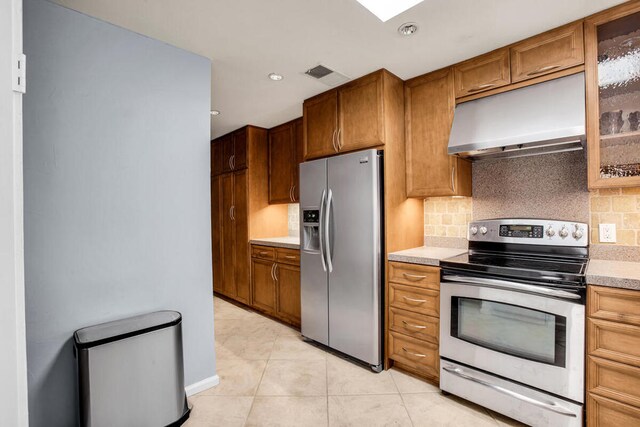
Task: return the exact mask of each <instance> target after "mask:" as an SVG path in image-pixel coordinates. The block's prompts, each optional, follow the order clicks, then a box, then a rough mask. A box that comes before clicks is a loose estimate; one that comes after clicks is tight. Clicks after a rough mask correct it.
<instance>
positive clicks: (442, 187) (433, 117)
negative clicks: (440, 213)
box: [404, 68, 471, 197]
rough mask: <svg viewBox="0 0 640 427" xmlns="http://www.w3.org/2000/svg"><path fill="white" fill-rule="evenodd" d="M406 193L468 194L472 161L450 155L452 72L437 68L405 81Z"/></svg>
mask: <svg viewBox="0 0 640 427" xmlns="http://www.w3.org/2000/svg"><path fill="white" fill-rule="evenodd" d="M404 94H405V132H406V149H407V153H406V156H407V157H406V162H407V195H408V196H409V197H434V196H456V195H457V196H470V195H471V165H470V163H469V162H468V161H466V160H462V159H459V158H457V157H454V156H449V155H448V153H447V146H448V144H449V134H450V132H451V124H452V123H453V109H454V106H455V100H454V94H453V72H452V71H451V69H449V68H448V69H445V70H440V71H436V72H433V73H430V74H426V75H424V76H421V77H417V78H415V79H412V80H409V81H408V82H406V83H405V89H404Z"/></svg>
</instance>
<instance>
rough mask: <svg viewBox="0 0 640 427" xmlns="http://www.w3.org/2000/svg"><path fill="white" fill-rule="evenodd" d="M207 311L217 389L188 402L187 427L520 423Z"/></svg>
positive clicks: (223, 310)
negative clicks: (211, 321)
mask: <svg viewBox="0 0 640 427" xmlns="http://www.w3.org/2000/svg"><path fill="white" fill-rule="evenodd" d="M214 310H215V315H214V317H215V341H216V343H215V345H216V357H217V368H218V375H219V376H220V385H218V386H217V387H215V388H212V389H209V390H206V391H204V392H202V393H200V394H197V395H195V396H192V397H191V398H190V399H189V402H190V403H191V405H193V409H192V412H191V417H190V419H189V421H188V422H187V423H186V424H185V426H187V427H205V426H207V427H208V426H219V427H227V426H229V427H233V426H281V427H285V426H296V427H298V426H302V427H314V426H331V427H333V426H366V427H370V426H371V427H373V426H416V427H418V426H419V427H422V426H429V427H431V426H433V427H437V426H451V427H465V426H470V427H485V426H491V427H496V426H516V425H520V424H518V423H516V422H514V421H512V420H509V419H507V418H504V417H502V416H499V415H497V414H494V413H492V412H490V411H488V410H486V409H484V408H482V407H479V406H477V405H474V404H471V403H469V402H466V401H464V400H462V399H458V398H456V397H453V396H444V395H443V394H442V393H440V391H439V389H438V388H437V387H434V386H432V385H430V384H428V383H426V382H424V381H421V380H419V379H416V378H414V377H412V376H410V375H407V374H404V373H402V372H400V371H397V370H393V369H392V370H390V371H386V372H382V373H380V374H375V373H373V372H371V371H370V370H368V369H366V368H363V367H361V366H357V365H355V364H353V363H351V362H349V361H347V360H344V359H342V358H340V357H338V356H336V355H334V354H332V353H329V352H326V351H324V350H321V349H319V348H317V347H315V346H314V345H311V344H308V343H306V342H304V341H303V340H302V339H301V337H300V334H299V332H297V331H296V330H294V329H291V328H289V327H287V326H285V325H282V324H280V323H278V322H275V321H273V320H271V319H268V318H265V317H263V316H261V315H259V314H257V313H254V312H252V311H249V310H245V309H243V308H240V307H238V306H235V305H233V304H231V303H229V302H227V301H224V300H222V299H220V298H214Z"/></svg>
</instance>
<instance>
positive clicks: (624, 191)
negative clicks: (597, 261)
mask: <svg viewBox="0 0 640 427" xmlns="http://www.w3.org/2000/svg"><path fill="white" fill-rule="evenodd" d="M590 208H591V220H590V225H591V243H592V244H595V243H598V244H600V242H599V241H598V225H599V224H615V225H616V240H617V241H616V243H602V244H603V245H607V246H609V245H618V246H640V188H613V189H601V190H594V191H593V192H592V193H591V200H590Z"/></svg>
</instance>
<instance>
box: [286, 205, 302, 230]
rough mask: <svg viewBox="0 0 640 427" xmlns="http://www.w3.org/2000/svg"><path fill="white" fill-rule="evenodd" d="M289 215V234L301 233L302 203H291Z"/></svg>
mask: <svg viewBox="0 0 640 427" xmlns="http://www.w3.org/2000/svg"><path fill="white" fill-rule="evenodd" d="M288 215H289V236H295V237H297V236H299V235H300V204H299V203H291V204H289V209H288Z"/></svg>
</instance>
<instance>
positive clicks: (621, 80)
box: [585, 2, 640, 188]
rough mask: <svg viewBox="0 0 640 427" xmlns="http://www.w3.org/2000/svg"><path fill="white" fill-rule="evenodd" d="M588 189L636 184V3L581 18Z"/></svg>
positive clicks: (639, 159) (639, 169)
mask: <svg viewBox="0 0 640 427" xmlns="http://www.w3.org/2000/svg"><path fill="white" fill-rule="evenodd" d="M585 43H586V73H587V112H588V113H587V114H588V118H587V119H588V135H587V138H588V142H589V146H588V150H589V186H590V188H605V187H631V186H640V128H639V122H640V5H639V4H638V3H637V2H632V4H630V5H623V6H622V7H619V8H615V9H613V10H609V11H607V12H604V13H602V14H599V15H596V16H594V17H592V18H589V19H587V21H586V22H585Z"/></svg>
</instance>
